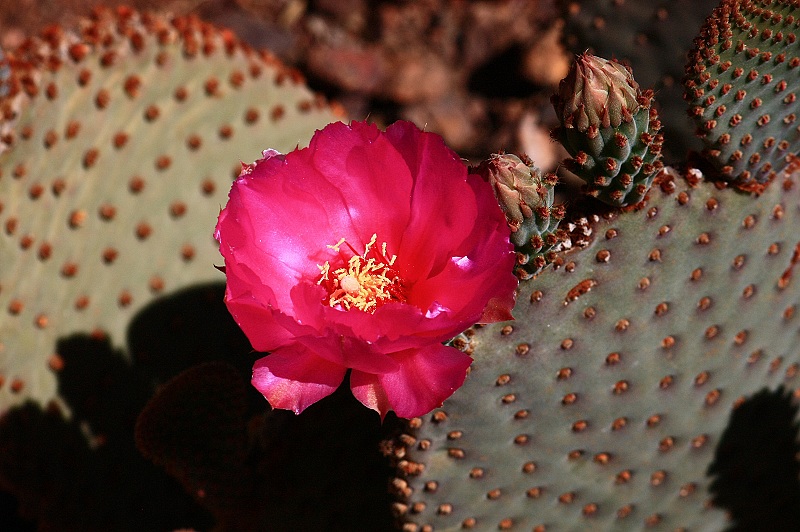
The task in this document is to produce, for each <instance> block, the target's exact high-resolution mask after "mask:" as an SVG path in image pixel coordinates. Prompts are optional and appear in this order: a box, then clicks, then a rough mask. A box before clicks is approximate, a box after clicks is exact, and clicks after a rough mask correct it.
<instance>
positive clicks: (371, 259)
mask: <svg viewBox="0 0 800 532" xmlns="http://www.w3.org/2000/svg"><path fill="white" fill-rule="evenodd" d="M377 240H378V235H377V234H373V235H372V238H371V239H370V241H369V242H368V243H367V244H366V246H364V253H362V254H361V255H353V256H352V257H350V259H348V261H347V264H346V265H345V266H344V267H341V268H337V269H335V270H332V269H331V265H330V262H327V261H326V262H325V264H323V265H322V266H318V268H319V270H320V279H319V281H318V282H317V284H320V285H323V286H324V287H325V288H326V289H327V290H328V292H329V296H328V297H327V298H326V299H325V302H326V303H327V304H328V305H330V306H331V307H338V308H341V309H343V310H350V309H353V308H356V309H359V310H362V311H364V312H374V311H375V309H376V308H377V307H378V306H379V305H381V304H383V303H388V302H389V301H405V297H403V295H402V292H401V289H402V287H401V281H400V278H399V276H398V275H397V272H395V271H394V269H393V268H392V265H393V264H394V262H395V260H397V256H394V255H393V256H392V257H391V258H387V256H386V243H385V242H384V243H383V244H382V245H381V253H378V252H376V250H375V249H374V246H375V244H376V242H377ZM345 243H346V240H345V239H344V238H342V239H341V240H339V241H338V242H337V243H336V244H334V245H332V246H328V247H329V248H330V249H332V250H334V251H335V252H337V253H338V252H340V248H341V246H342V245H343V244H345ZM347 245H348V246H349V247H350V249H353V247H352V246H350V245H349V244H347ZM353 251H354V253H355V250H353ZM370 255H371V256H370Z"/></svg>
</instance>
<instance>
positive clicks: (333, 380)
mask: <svg viewBox="0 0 800 532" xmlns="http://www.w3.org/2000/svg"><path fill="white" fill-rule="evenodd" d="M346 372H347V368H345V367H342V366H339V365H337V364H332V363H330V362H328V361H327V360H325V359H323V358H320V357H318V356H316V355H315V354H314V353H313V352H311V351H310V350H309V349H307V348H306V347H303V346H301V345H297V344H295V345H291V346H288V347H283V348H281V349H278V350H277V351H275V352H274V353H272V354H270V355H267V356H265V357H263V358H260V359H258V360H257V361H256V363H255V364H254V365H253V379H252V383H253V386H255V388H256V389H257V390H258V391H259V392H261V393H262V394H263V395H264V397H265V398H266V399H267V401H269V404H270V405H272V407H273V408H281V409H285V410H292V411H294V413H295V414H299V413H300V412H302V411H303V410H305V409H306V408H308V407H309V406H311V405H312V404H314V403H316V402H317V401H319V400H320V399H322V398H324V397H327V396H329V395H330V394H332V393H333V392H334V391H335V390H336V388H338V387H339V384H341V382H342V380H344V376H345V373H346Z"/></svg>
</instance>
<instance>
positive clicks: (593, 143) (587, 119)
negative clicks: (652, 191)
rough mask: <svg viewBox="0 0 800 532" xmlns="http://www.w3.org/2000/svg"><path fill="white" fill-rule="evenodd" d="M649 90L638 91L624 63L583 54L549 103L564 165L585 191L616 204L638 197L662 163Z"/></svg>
mask: <svg viewBox="0 0 800 532" xmlns="http://www.w3.org/2000/svg"><path fill="white" fill-rule="evenodd" d="M652 99H653V91H649V90H648V91H644V92H642V91H640V90H639V84H638V83H636V81H635V80H634V79H633V75H632V73H631V71H630V69H628V68H627V67H625V66H624V65H622V64H620V63H617V62H616V61H609V60H606V59H602V58H600V57H596V56H592V55H589V54H583V55H580V56H578V57H577V58H576V60H575V62H574V63H573V65H572V67H571V68H570V71H569V74H568V75H567V77H566V78H564V79H563V80H562V81H561V83H560V84H559V87H558V93H557V94H556V95H555V96H553V98H552V102H553V106H554V107H555V110H556V113H557V114H558V117H559V120H560V121H561V127H559V128H556V129H555V130H554V131H553V137H554V138H555V139H557V140H559V141H560V142H561V143H562V144H563V145H564V147H565V148H566V149H567V151H569V153H570V155H572V157H573V158H572V159H570V160H568V161H566V167H567V168H568V169H569V170H570V171H572V172H573V173H575V174H576V175H577V176H578V177H580V178H581V179H583V180H584V181H585V182H586V184H587V191H588V193H589V194H590V195H592V196H595V197H597V198H598V199H600V200H602V201H604V202H606V203H610V204H611V205H616V206H625V205H630V204H635V203H638V202H640V201H642V199H644V196H645V194H646V193H647V191H648V190H649V188H650V185H651V184H652V182H653V179H654V178H655V176H656V174H657V173H658V172H659V171H660V170H661V168H662V167H663V164H662V163H661V162H660V161H659V157H660V154H661V143H662V140H663V139H662V137H661V135H659V134H658V130H659V129H660V127H661V123H660V122H659V120H658V115H657V113H656V111H655V109H654V108H652V107H651V103H652Z"/></svg>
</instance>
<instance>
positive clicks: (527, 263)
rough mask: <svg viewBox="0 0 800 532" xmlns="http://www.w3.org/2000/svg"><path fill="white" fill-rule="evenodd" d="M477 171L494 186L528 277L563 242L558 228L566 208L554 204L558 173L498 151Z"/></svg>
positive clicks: (519, 271) (520, 269) (522, 272)
mask: <svg viewBox="0 0 800 532" xmlns="http://www.w3.org/2000/svg"><path fill="white" fill-rule="evenodd" d="M472 172H473V173H477V174H478V175H480V176H481V177H482V178H483V179H484V180H485V181H488V182H489V184H491V185H492V189H493V190H494V194H495V197H496V198H497V201H498V202H499V203H500V208H501V209H502V210H503V212H504V213H505V215H506V221H507V222H508V225H509V227H510V228H511V236H510V239H511V242H512V243H513V244H514V246H515V247H516V250H517V265H518V268H517V272H516V273H517V276H518V277H520V278H522V279H528V278H530V277H531V276H533V275H535V274H536V273H538V272H539V271H540V270H541V269H542V268H543V267H544V266H545V265H546V264H547V260H546V256H547V254H548V252H549V251H550V250H551V249H552V248H553V247H554V246H555V244H557V243H558V242H559V241H560V235H559V234H557V227H558V224H559V222H560V221H561V219H562V218H563V217H564V211H563V209H560V208H554V207H553V197H554V194H553V187H554V186H555V185H556V183H557V182H558V178H557V177H556V175H555V174H544V175H542V172H541V171H540V170H539V169H538V168H537V167H536V166H534V165H533V163H532V162H531V161H530V159H528V158H527V157H524V158H523V159H520V158H519V157H517V156H516V155H513V154H494V155H492V156H491V157H490V158H489V159H487V160H485V161H483V162H482V163H481V164H480V165H478V166H477V167H476V168H473V169H472Z"/></svg>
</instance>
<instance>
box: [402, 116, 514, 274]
mask: <svg viewBox="0 0 800 532" xmlns="http://www.w3.org/2000/svg"><path fill="white" fill-rule="evenodd" d="M386 137H387V138H388V139H390V140H391V141H392V143H393V144H394V145H395V147H396V148H397V150H398V151H399V152H400V153H402V154H403V155H404V157H405V160H406V164H408V167H409V169H410V170H411V173H412V175H413V176H414V190H413V192H412V196H411V218H410V220H409V221H408V226H407V227H406V228H405V231H404V233H403V240H402V243H401V245H400V249H399V250H398V251H396V254H397V262H396V263H395V266H396V267H397V269H398V270H399V271H400V272H401V274H402V275H403V278H404V279H405V280H406V281H408V282H410V283H414V282H416V281H417V280H418V279H420V278H425V277H428V276H429V275H430V272H431V271H434V272H435V271H436V270H438V269H441V268H442V267H444V265H445V263H446V262H447V260H449V258H450V254H449V252H450V251H451V249H452V248H453V247H454V246H457V245H459V244H460V243H461V242H462V241H463V240H464V238H466V237H467V236H468V235H469V233H470V230H471V228H472V226H473V225H474V224H475V220H476V215H477V208H476V203H475V195H474V193H473V191H472V190H471V189H470V187H469V186H468V185H467V182H466V178H467V168H466V166H465V165H464V163H463V162H461V159H460V158H459V157H458V155H456V153H455V152H453V151H452V150H451V149H450V148H448V147H447V146H446V145H445V144H444V141H443V140H442V138H441V137H440V136H439V135H435V134H433V133H425V132H422V131H420V130H419V129H417V128H416V126H414V125H413V124H411V123H410V122H397V123H395V124H392V125H391V126H389V127H388V128H387V129H386ZM488 192H489V193H490V194H492V198H494V195H493V193H492V192H491V189H489V190H488ZM498 209H499V207H498Z"/></svg>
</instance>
